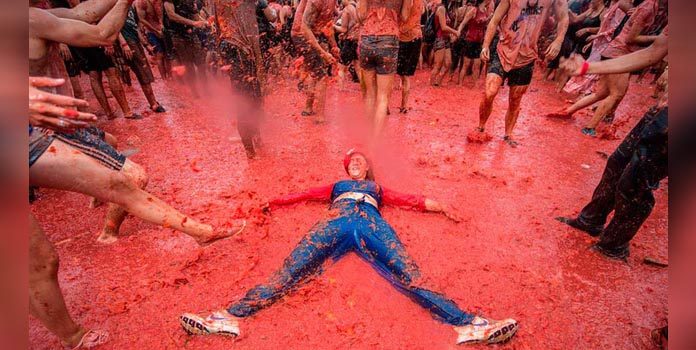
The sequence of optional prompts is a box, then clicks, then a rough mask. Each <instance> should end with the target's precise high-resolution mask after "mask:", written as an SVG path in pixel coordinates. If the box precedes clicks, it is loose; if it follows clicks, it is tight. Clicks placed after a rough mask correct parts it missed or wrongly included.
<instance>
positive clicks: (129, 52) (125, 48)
mask: <svg viewBox="0 0 696 350" xmlns="http://www.w3.org/2000/svg"><path fill="white" fill-rule="evenodd" d="M121 49H122V50H123V56H125V57H126V59H127V60H132V59H133V50H131V49H130V47H129V46H128V45H122V46H121Z"/></svg>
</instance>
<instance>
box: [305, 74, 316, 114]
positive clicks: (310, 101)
mask: <svg viewBox="0 0 696 350" xmlns="http://www.w3.org/2000/svg"><path fill="white" fill-rule="evenodd" d="M315 86H316V80H315V79H314V78H313V77H312V76H307V78H305V81H304V90H305V94H306V95H307V99H306V100H305V107H304V109H303V110H302V114H303V115H312V114H314V98H315V96H316V95H315V92H316V90H315Z"/></svg>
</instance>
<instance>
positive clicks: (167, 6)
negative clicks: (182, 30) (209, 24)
mask: <svg viewBox="0 0 696 350" xmlns="http://www.w3.org/2000/svg"><path fill="white" fill-rule="evenodd" d="M164 11H166V12H167V16H169V19H171V20H172V21H174V22H176V23H181V24H185V25H187V26H191V27H201V26H203V25H202V24H201V22H200V21H192V20H190V19H188V18H186V17H182V16H180V15H179V14H178V13H176V10H175V9H174V4H172V3H171V2H165V3H164Z"/></svg>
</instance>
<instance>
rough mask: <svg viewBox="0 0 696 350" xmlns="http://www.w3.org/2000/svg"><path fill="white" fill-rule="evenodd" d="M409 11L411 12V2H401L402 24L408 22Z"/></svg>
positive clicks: (410, 0)
mask: <svg viewBox="0 0 696 350" xmlns="http://www.w3.org/2000/svg"><path fill="white" fill-rule="evenodd" d="M411 11H413V0H403V2H402V3H401V20H402V21H403V22H406V21H408V18H409V17H410V16H411Z"/></svg>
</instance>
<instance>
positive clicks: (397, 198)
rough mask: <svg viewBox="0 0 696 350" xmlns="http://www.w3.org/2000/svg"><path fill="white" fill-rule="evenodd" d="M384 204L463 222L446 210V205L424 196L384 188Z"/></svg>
mask: <svg viewBox="0 0 696 350" xmlns="http://www.w3.org/2000/svg"><path fill="white" fill-rule="evenodd" d="M382 204H384V205H393V206H396V207H401V208H410V209H415V210H418V211H423V212H433V213H442V214H443V215H445V216H446V217H447V218H448V219H450V220H452V221H454V222H460V221H461V220H460V219H459V218H458V217H457V216H455V215H454V214H452V213H451V210H449V209H447V208H445V206H444V205H442V204H440V203H438V202H437V201H435V200H432V199H429V198H425V197H424V196H417V195H412V194H405V193H400V192H396V191H392V190H390V189H388V188H385V187H382Z"/></svg>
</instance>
